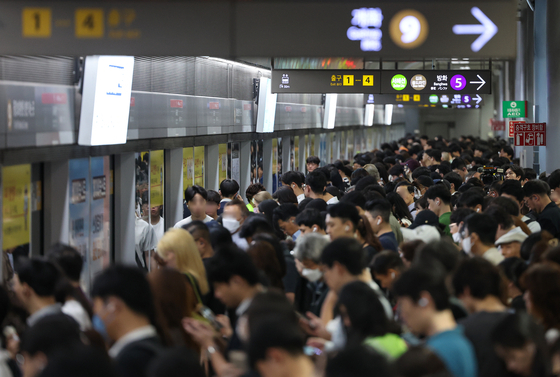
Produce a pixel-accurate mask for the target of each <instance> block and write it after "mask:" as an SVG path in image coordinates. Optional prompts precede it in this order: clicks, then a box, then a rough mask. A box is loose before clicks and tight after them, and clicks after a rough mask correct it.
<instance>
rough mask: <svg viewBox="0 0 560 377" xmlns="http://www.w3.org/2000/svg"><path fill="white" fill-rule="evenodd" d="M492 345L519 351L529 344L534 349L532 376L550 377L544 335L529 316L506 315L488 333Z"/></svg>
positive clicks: (524, 314)
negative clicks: (532, 345) (533, 346)
mask: <svg viewBox="0 0 560 377" xmlns="http://www.w3.org/2000/svg"><path fill="white" fill-rule="evenodd" d="M490 339H491V340H492V343H493V344H494V345H498V346H501V347H504V348H513V349H521V348H523V347H525V345H526V344H527V343H529V342H531V343H533V344H534V345H535V347H536V352H535V356H534V359H533V366H532V373H531V375H532V376H550V375H552V372H551V369H552V368H551V365H550V358H549V355H548V349H547V345H546V340H545V337H544V333H543V331H542V329H541V327H540V326H539V325H537V324H536V323H535V322H534V321H533V318H531V316H530V315H529V314H527V313H525V312H523V311H517V312H516V313H514V314H508V315H507V316H506V317H505V318H504V319H503V320H501V321H500V322H499V323H498V324H497V325H496V326H495V327H494V329H493V330H492V332H491V333H490Z"/></svg>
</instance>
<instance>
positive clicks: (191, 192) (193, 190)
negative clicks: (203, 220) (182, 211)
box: [185, 185, 208, 203]
mask: <svg viewBox="0 0 560 377" xmlns="http://www.w3.org/2000/svg"><path fill="white" fill-rule="evenodd" d="M196 194H198V195H200V196H202V198H203V199H204V200H207V198H208V193H207V192H206V190H205V189H204V187H201V186H199V185H193V186H189V187H187V189H186V190H185V201H186V202H187V203H188V202H190V201H191V200H193V199H194V196H195V195H196Z"/></svg>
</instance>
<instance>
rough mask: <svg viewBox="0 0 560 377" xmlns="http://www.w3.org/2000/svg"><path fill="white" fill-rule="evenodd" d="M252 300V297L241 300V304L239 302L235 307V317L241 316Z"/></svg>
mask: <svg viewBox="0 0 560 377" xmlns="http://www.w3.org/2000/svg"><path fill="white" fill-rule="evenodd" d="M252 302H253V298H252V297H250V298H246V299H245V300H243V301H241V304H239V305H238V306H237V309H235V314H236V315H237V318H239V317H241V316H242V315H243V314H245V312H246V311H247V309H249V306H251V303H252Z"/></svg>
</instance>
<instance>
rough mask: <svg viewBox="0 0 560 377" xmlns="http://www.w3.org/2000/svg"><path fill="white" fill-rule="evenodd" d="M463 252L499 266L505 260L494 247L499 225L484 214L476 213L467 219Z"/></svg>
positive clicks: (464, 226)
mask: <svg viewBox="0 0 560 377" xmlns="http://www.w3.org/2000/svg"><path fill="white" fill-rule="evenodd" d="M463 228H464V229H463V241H462V243H461V245H462V246H463V251H464V252H465V253H467V254H470V255H474V256H479V257H482V258H484V259H486V260H488V261H490V262H492V264H493V265H495V266H497V265H498V264H499V263H500V262H501V261H503V260H504V256H503V255H502V253H501V252H500V251H499V250H498V249H497V248H496V247H495V246H494V242H495V240H496V231H497V230H498V225H497V224H496V223H495V222H494V220H492V218H491V217H490V216H488V215H486V214H483V213H475V214H472V215H470V216H468V217H467V218H466V219H465V224H464V225H463Z"/></svg>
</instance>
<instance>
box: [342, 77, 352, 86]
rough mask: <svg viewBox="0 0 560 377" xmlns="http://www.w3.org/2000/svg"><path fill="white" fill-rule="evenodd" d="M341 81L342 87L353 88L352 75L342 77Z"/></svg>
mask: <svg viewBox="0 0 560 377" xmlns="http://www.w3.org/2000/svg"><path fill="white" fill-rule="evenodd" d="M342 79H343V80H342V85H344V86H354V75H344V76H343V78H342Z"/></svg>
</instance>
